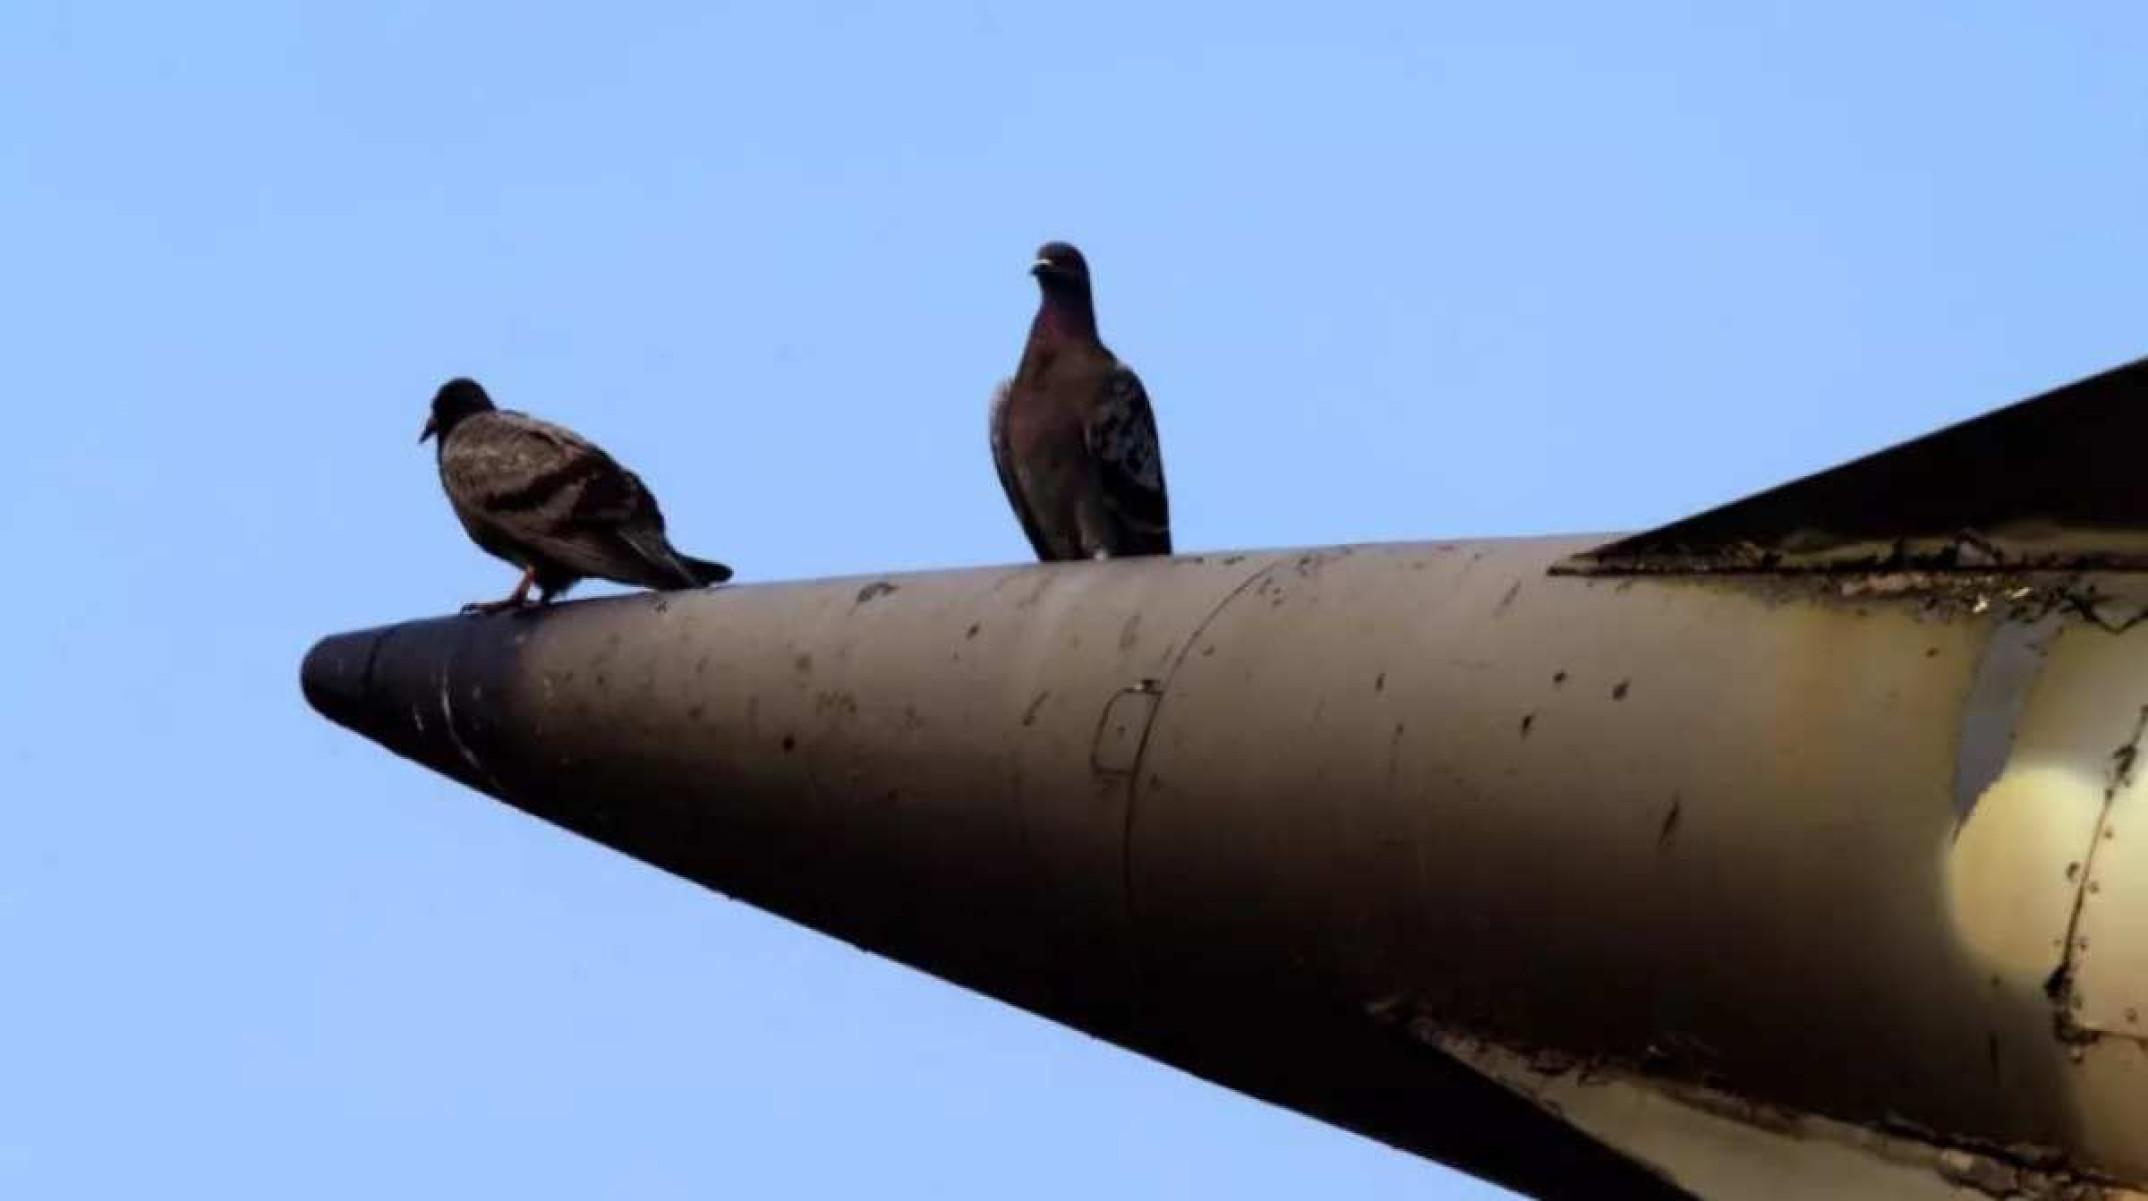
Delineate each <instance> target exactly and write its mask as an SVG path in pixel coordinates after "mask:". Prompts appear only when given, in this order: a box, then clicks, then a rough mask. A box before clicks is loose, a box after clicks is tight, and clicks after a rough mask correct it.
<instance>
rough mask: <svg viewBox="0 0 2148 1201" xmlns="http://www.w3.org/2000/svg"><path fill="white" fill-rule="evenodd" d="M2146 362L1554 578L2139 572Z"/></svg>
mask: <svg viewBox="0 0 2148 1201" xmlns="http://www.w3.org/2000/svg"><path fill="white" fill-rule="evenodd" d="M2144 439H2148V360H2141V361H2137V362H2134V363H2129V364H2127V365H2125V366H2123V367H2119V368H2116V369H2114V370H2111V371H2106V372H2104V373H2103V374H2101V375H2095V376H2091V377H2089V378H2088V379H2084V380H2081V381H2078V382H2076V383H2072V384H2068V385H2067V386H2065V387H2063V388H2059V389H2057V390H2055V391H2052V392H2048V393H2046V394H2044V395H2042V396H2037V397H2032V398H2030V399H2028V400H2024V401H2020V402H2018V403H2016V404H2012V405H2008V406H2007V407H2005V408H2003V409H1999V410H1996V411H1994V412H1991V413H1987V414H1985V415H1983V416H1981V417H1977V418H1974V419H1972V420H1969V421H1964V422H1962V423H1960V424H1959V425H1954V426H1951V427H1949V428H1947V429H1943V430H1940V431H1938V432H1937V433H1933V434H1928V435H1926V436H1925V437H1922V438H1918V439H1915V440H1914V441H1910V442H1906V443H1904V444H1902V445H1900V446H1897V447H1894V448H1892V449H1889V450H1884V451H1880V452H1878V453H1876V454H1872V455H1868V456H1866V457H1864V458H1862V459H1859V460H1857V461H1855V462H1853V463H1848V464H1845V465H1843V466H1841V467H1836V468H1834V469H1832V470H1829V471H1823V472H1820V473H1819V474H1817V475H1813V476H1808V477H1806V478H1805V479H1801V480H1797V481H1794V482H1792V483H1788V484H1784V485H1782V486H1781V487H1779V488H1771V489H1769V490H1768V491H1766V492H1762V493H1760V494H1759V495H1757V496H1751V497H1747V498H1746V499H1744V500H1741V501H1737V502H1735V503H1732V504H1728V505H1724V506H1722V507H1721V508H1717V509H1711V510H1709V511H1708V512H1706V513H1702V514H1699V515H1698V516H1694V517H1688V518H1686V519H1685V520H1683V521H1677V522H1673V523H1672V524H1670V525H1667V526H1664V527H1662V528H1660V529H1655V530H1650V531H1648V532H1646V533H1642V534H1635V535H1633V536H1631V537H1629V538H1625V539H1622V540H1620V541H1617V542H1614V543H1611V544H1610V545H1607V546H1602V547H1597V548H1595V549H1593V550H1591V551H1589V552H1587V553H1586V554H1582V555H1577V556H1575V557H1574V558H1573V559H1572V560H1571V561H1569V562H1567V563H1565V564H1561V568H1560V569H1561V570H1566V571H1578V572H1584V573H1588V572H1650V571H1672V572H1700V571H1796V570H1826V571H1841V570H1864V569H1871V568H1889V569H1899V568H1909V567H1916V568H1927V569H1929V568H1938V569H1951V568H1957V567H1970V568H1974V567H2010V568H2015V569H2019V568H2031V567H2033V568H2047V569H2054V568H2055V569H2068V570H2072V569H2086V568H2096V567H2101V568H2128V569H2139V568H2142V567H2148V489H2144V488H2142V487H2141V485H2140V471H2139V467H2138V465H2137V464H2136V462H2135V461H2134V453H2133V448H2135V447H2137V446H2139V445H2141V443H2142V441H2143V440H2144Z"/></svg>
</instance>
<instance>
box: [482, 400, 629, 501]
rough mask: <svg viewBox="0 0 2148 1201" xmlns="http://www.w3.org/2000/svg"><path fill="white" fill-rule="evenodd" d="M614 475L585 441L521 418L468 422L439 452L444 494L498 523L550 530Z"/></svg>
mask: <svg viewBox="0 0 2148 1201" xmlns="http://www.w3.org/2000/svg"><path fill="white" fill-rule="evenodd" d="M621 474H627V473H626V471H625V469H624V468H622V467H620V466H619V464H617V463H615V462H613V461H612V458H611V456H610V455H607V454H605V453H604V452H603V451H602V450H600V449H598V448H597V446H596V445H595V444H594V443H591V442H590V441H589V440H588V439H586V438H583V437H582V436H581V435H579V434H577V433H575V432H574V431H573V430H570V429H566V428H564V427H562V426H557V425H553V424H552V423H550V422H548V421H539V420H537V419H536V418H534V417H528V416H525V415H523V414H521V413H510V412H499V413H486V414H483V415H480V416H476V417H472V418H470V419H469V420H467V421H465V422H464V423H463V424H462V426H461V427H459V428H457V429H456V430H455V431H454V432H453V433H452V434H450V435H449V437H448V439H447V440H446V441H445V442H444V443H443V444H442V446H441V448H440V478H441V481H442V482H443V483H445V484H446V485H447V490H448V494H449V495H450V496H452V497H454V498H455V500H456V502H457V503H458V504H461V505H465V506H467V507H469V508H471V509H473V510H476V511H477V512H479V513H482V514H486V515H489V516H495V517H498V518H500V519H502V520H518V519H520V518H524V517H528V518H533V519H534V518H540V517H541V518H544V519H547V521H548V523H549V524H554V525H556V524H558V523H559V522H560V521H562V520H564V519H565V518H566V517H567V516H568V514H569V513H570V512H571V511H572V510H573V509H574V508H575V507H576V506H578V505H580V504H581V503H583V502H582V497H583V495H584V493H585V492H586V491H587V490H588V486H589V484H590V482H591V481H593V480H604V479H610V478H612V477H616V476H619V475H621ZM637 483H638V481H637ZM518 524H520V522H519V520H518Z"/></svg>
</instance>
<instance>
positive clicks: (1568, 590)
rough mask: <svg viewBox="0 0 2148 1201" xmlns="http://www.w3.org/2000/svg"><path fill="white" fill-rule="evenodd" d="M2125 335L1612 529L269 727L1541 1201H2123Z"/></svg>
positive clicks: (1285, 561) (2145, 724)
mask: <svg viewBox="0 0 2148 1201" xmlns="http://www.w3.org/2000/svg"><path fill="white" fill-rule="evenodd" d="M2143 437H2148V365H2143V364H2135V365H2133V366H2129V367H2125V368H2121V369H2119V370H2117V371H2114V372H2110V373H2107V374H2105V375H2102V376H2098V377H2095V378H2094V379H2090V380H2087V381H2083V382H2082V383H2080V384H2076V385H2073V386H2071V387H2069V388H2065V389H2061V390H2059V391H2057V392H2055V393H2052V394H2050V395H2048V396H2046V397H2042V398H2039V399H2037V400H2034V401H2030V402H2025V403H2024V404H2021V405H2016V406H2014V407H2012V408H2009V409H2005V410H2001V411H1999V412H1997V413H1993V414H1990V415H1988V416H1986V417H1983V418H1979V419H1977V420H1975V421H1971V422H1967V423H1964V424H1962V425H1960V426H1956V427H1954V428H1952V429H1949V430H1945V431H1941V432H1940V433H1937V434H1934V435H1932V436H1930V437H1928V438H1923V439H1919V440H1917V441H1915V442H1911V443H1908V444H1906V445H1904V446H1902V447H1899V448H1896V449H1894V450H1891V451H1888V452H1885V453H1883V454H1881V455H1876V456H1872V457H1870V458H1867V459H1863V460H1859V461H1858V462H1856V463H1852V464H1849V465H1848V466H1845V467H1841V468H1837V469H1835V470H1834V471H1830V472H1824V473H1821V474H1820V475H1817V476H1814V477H1811V478H1810V479H1807V480H1803V481H1799V482H1797V483H1794V484H1790V485H1787V486H1785V487H1783V488H1779V489H1775V490H1773V491H1770V492H1767V493H1763V494H1761V495H1759V496H1756V497H1753V498H1750V499H1748V500H1745V501H1741V502H1738V503H1737V504H1733V505H1729V506H1725V507H1724V508H1721V509H1718V510H1715V511H1712V512H1710V513H1706V514H1702V515H1700V516H1698V517H1695V518H1691V519H1688V520H1686V521H1682V522H1678V523H1674V524H1672V525H1670V526H1666V527H1664V528H1662V529H1660V530H1657V531H1654V532H1651V533H1647V534H1641V535H1636V536H1633V537H1629V538H1625V539H1623V540H1620V541H1616V542H1613V543H1610V544H1608V545H1603V546H1593V548H1592V544H1591V543H1590V542H1588V541H1584V540H1579V539H1544V540H1518V541H1493V542H1476V543H1442V544H1424V545H1398V546H1380V547H1356V548H1334V549H1328V550H1317V551H1282V552H1264V553H1258V554H1249V555H1211V556H1204V557H1186V558H1179V559H1136V560H1124V561H1118V562H1110V563H1082V564H1065V565H1056V566H1049V567H1021V568H1006V569H995V570H979V571H962V572H944V573H933V574H923V575H913V576H895V577H887V578H877V579H856V580H835V581H821V582H814V583H802V584H787V585H777V586H762V587H749V588H733V589H726V590H724V591H721V592H717V593H700V594H692V595H677V596H639V597H628V598H622V599H616V600H607V601H597V602H590V603H585V604H578V605H570V606H563V607H559V608H556V609H552V610H549V611H545V612H542V613H536V614H528V615H519V616H510V617H498V618H484V619H454V620H446V621H431V622H418V623H413V624H409V625H403V626H396V627H391V628H388V629H382V630H373V631H367V632H363V633H358V634H349V635H343V636H340V637H335V638H330V639H328V640H326V641H324V642H323V643H321V644H320V645H319V646H317V647H316V648H314V650H313V652H312V653H311V654H310V655H309V656H308V658H307V661H306V666H305V672H304V682H305V687H306V693H307V696H308V697H309V699H311V701H312V702H313V704H314V705H315V707H317V708H318V709H320V711H321V712H322V713H324V714H326V715H327V716H329V717H331V718H333V719H334V720H336V721H339V722H341V723H343V724H344V725H347V726H349V727H351V728H352V729H354V730H357V731H359V732H360V733H362V734H365V735H366V736H367V737H370V738H373V739H375V740H377V741H379V742H381V743H382V744H384V745H386V746H387V747H389V748H391V749H393V750H395V751H397V752H398V753H401V754H404V755H407V756H409V757H411V758H413V759H415V760H417V761H419V762H421V763H423V764H425V765H427V766H429V767H432V768H434V769H436V770H439V771H442V772H445V773H447V774H449V775H452V776H454V777H456V778H458V779H460V780H462V781H464V782H465V783H468V784H470V785H471V786H472V787H475V788H479V789H482V790H484V791H486V792H489V793H491V794H492V795H494V796H497V797H500V798H502V799H504V800H506V801H508V802H510V803H511V804H514V805H516V806H519V807H521V808H523V809H526V810H528V811H529V812H531V813H534V814H536V815H538V816H540V817H543V818H545V819H547V820H550V821H553V822H557V823H558V824H560V825H562V826H565V827H567V828H569V829H571V830H575V831H578V832H580V833H582V834H585V835H587V836H589V837H591V838H594V839H597V840H599V841H602V842H604V843H607V844H609V845H611V846H614V847H617V848H618V849H620V850H622V851H625V852H626V853H628V854H631V855H635V856H637V857H639V858H642V859H645V860H647V861H648V862H650V863H653V864H656V865H658V866H660V867H663V868H666V869H668V870H670V871H673V872H677V873H679V874H681V875H683V876H686V877H688V878H691V879H694V880H698V881H701V882H702V883H704V884H707V885H709V886H710V887H712V888H716V889H719V890H722V891H724V892H727V893H730V894H733V895H736V896H738V897H740V898H742V899H744V900H746V901H749V902H751V903H753V904H756V905H759V906H761V907H763V908H766V909H769V910H771V911H773V912H776V913H779V914H782V915H784V916H786V917H789V918H791V919H793V920H796V921H799V922H802V923H804V924H806V925H809V926H812V927H814V928H816V929H819V930H823V931H826V932H828V933H830V934H833V935H836V936H838V937H841V938H844V939H848V940H850V941H851V942H853V943H856V944H858V945H859V946H862V947H865V948H868V949H870V950H873V951H876V952H879V953H881V954H885V955H888V956H891V957H893V958H896V959H899V960H901V961H903V962H906V963H909V964H912V965H915V966H917V967H920V968H922V969H924V970H927V971H930V972H933V973H935V974H937V975H940V976H942V977H945V978H947V979H949V980H952V981H955V982H957V983H960V984H963V985H966V986H968V987H971V988H975V989H978V990H981V991H983V992H986V993H989V994H992V995H994V996H997V997H1000V998H1002V999H1005V1000H1007V1001H1010V1002H1012V1003H1014V1004H1017V1005H1021V1006H1024V1007H1027V1008H1029V1009H1031V1010H1034V1011H1036V1012H1038V1013H1040V1014H1044V1015H1047V1016H1049V1017H1052V1018H1054V1019H1056V1020H1059V1021H1062V1022H1066V1023H1068V1024H1070V1025H1073V1026H1076V1027H1078V1028H1081V1029H1083V1030H1087V1031H1090V1032H1092V1033H1094V1034H1096V1035H1098V1036H1099V1037H1102V1038H1106V1039H1109V1040H1111V1041H1113V1042H1115V1043H1118V1044H1120V1045H1122V1046H1125V1047H1128V1048H1131V1049H1134V1050H1136V1051H1139V1052H1141V1053H1144V1054H1147V1055H1151V1056H1154V1057H1155V1058H1157V1059H1160V1060H1163V1061H1165V1062H1168V1063H1172V1064H1175V1065H1177V1066H1179V1067H1181V1068H1184V1069H1185V1070H1187V1071H1190V1072H1193V1073H1195V1074H1198V1075H1201V1076H1204V1077H1206V1078H1209V1079H1212V1080H1215V1081H1218V1082H1220V1083H1223V1084H1225V1085H1227V1086H1229V1087H1232V1088H1237V1089H1240V1090H1243V1091H1245V1092H1248V1093H1251V1094H1254V1095H1256V1096H1260V1097H1265V1098H1267V1099H1269V1100H1272V1101H1275V1102H1277V1103H1279V1104H1283V1105H1287V1106H1290V1107H1293V1108H1295V1109H1298V1110H1301V1111H1303V1112H1305V1113H1308V1114H1312V1115H1314V1116H1317V1117H1320V1118H1323V1119H1325V1120H1327V1121H1331V1122H1334V1123H1337V1124H1339V1125H1342V1126H1345V1127H1348V1128H1350V1129H1353V1130H1357V1131H1360V1132H1362V1133H1365V1134H1368V1135H1370V1136H1372V1137H1375V1138H1379V1139H1383V1140H1385V1141H1387V1142H1390V1143H1393V1144H1395V1145H1397V1146H1401V1147H1404V1148H1407V1149H1409V1150H1412V1151H1415V1152H1418V1153H1420V1154H1423V1155H1427V1156H1431V1157H1433V1158H1436V1159H1440V1160H1444V1161H1446V1162H1448V1163H1450V1164H1454V1165H1456V1166H1458V1167H1461V1168H1463V1169H1465V1170H1468V1171H1471V1172H1474V1173H1477V1174H1479V1175H1482V1176H1485V1177H1487V1178H1489V1179H1492V1180H1495V1181H1498V1182H1500V1183H1502V1184H1505V1185H1507V1186H1509V1187H1512V1188H1515V1189H1518V1190H1520V1191H1523V1192H1526V1193H1531V1194H1534V1195H1538V1196H1543V1197H1587V1198H1604V1197H1671V1196H1684V1195H1701V1196H1709V1197H1729V1198H1745V1197H1754V1198H1758V1197H1804V1196H1812V1197H1885V1198H1897V1197H1901V1198H1922V1197H1935V1198H1936V1197H1967V1198H1977V1197H2039V1198H2082V1197H2106V1196H2107V1197H2143V1196H2148V1194H2144V1193H2142V1192H2140V1191H2138V1190H2140V1189H2141V1188H2142V1186H2143V1185H2144V1184H2148V1020H2144V1018H2148V784H2143V783H2142V776H2143V775H2144V774H2148V773H2144V772H2143V771H2142V770H2141V769H2140V765H2139V763H2138V759H2139V756H2140V752H2141V749H2142V748H2141V743H2142V738H2143V733H2144V731H2148V628H2144V627H2143V623H2142V621H2141V618H2142V617H2143V615H2144V614H2148V575H2130V574H2127V573H2125V572H2123V571H2116V570H2112V569H2114V568H2120V567H2126V568H2130V567H2139V566H2148V499H2144V498H2148V491H2143V490H2142V489H2141V488H2140V486H2139V482H2138V477H2137V473H2136V472H2135V471H2134V470H2133V465H2132V462H2131V457H2132V454H2133V448H2134V447H2135V446H2137V445H2138V444H2139V443H2140V442H2141V440H2142V439H2143Z"/></svg>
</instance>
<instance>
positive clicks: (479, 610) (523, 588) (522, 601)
mask: <svg viewBox="0 0 2148 1201" xmlns="http://www.w3.org/2000/svg"><path fill="white" fill-rule="evenodd" d="M536 582H537V571H536V569H535V568H532V567H525V568H523V569H522V582H521V583H519V584H516V585H515V590H514V591H513V592H510V593H508V594H507V599H505V600H496V601H471V602H470V603H469V604H467V605H464V606H463V607H462V611H463V612H464V613H476V614H479V615H481V616H490V615H491V614H494V613H505V612H506V611H508V610H509V609H527V608H529V607H530V585H531V584H534V583H536ZM537 603H538V604H543V603H544V601H543V600H542V599H540V600H539V601H538V602H537Z"/></svg>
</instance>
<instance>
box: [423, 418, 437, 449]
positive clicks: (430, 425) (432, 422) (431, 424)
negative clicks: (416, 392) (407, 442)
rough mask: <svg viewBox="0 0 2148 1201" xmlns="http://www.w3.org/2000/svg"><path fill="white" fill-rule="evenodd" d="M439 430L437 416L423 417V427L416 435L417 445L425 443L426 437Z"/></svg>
mask: <svg viewBox="0 0 2148 1201" xmlns="http://www.w3.org/2000/svg"><path fill="white" fill-rule="evenodd" d="M439 432H440V419H439V418H437V417H427V418H426V419H425V429H424V431H423V432H422V433H420V434H419V435H418V445H420V446H423V445H425V441H426V439H428V438H430V437H432V436H433V435H434V434H437V433H439Z"/></svg>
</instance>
